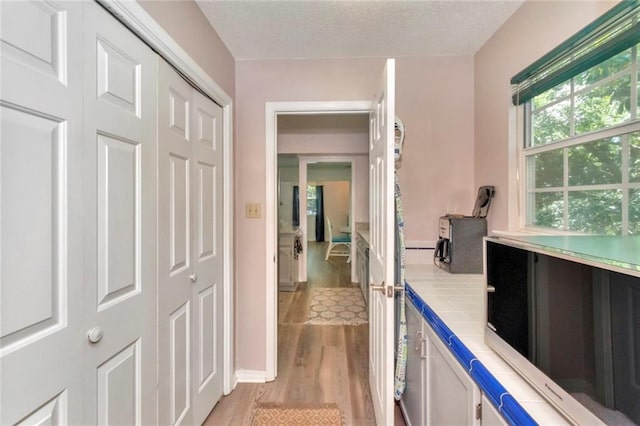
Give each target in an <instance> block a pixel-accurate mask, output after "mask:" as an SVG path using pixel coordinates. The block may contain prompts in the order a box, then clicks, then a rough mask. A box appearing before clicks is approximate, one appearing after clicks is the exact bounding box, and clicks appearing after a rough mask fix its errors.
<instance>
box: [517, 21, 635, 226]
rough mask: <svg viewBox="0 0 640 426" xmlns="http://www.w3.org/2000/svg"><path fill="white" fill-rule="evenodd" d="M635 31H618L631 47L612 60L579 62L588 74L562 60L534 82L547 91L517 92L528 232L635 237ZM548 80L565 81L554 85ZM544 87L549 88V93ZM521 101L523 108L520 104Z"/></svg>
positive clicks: (631, 24)
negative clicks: (627, 37) (627, 34)
mask: <svg viewBox="0 0 640 426" xmlns="http://www.w3.org/2000/svg"><path fill="white" fill-rule="evenodd" d="M634 13H636V14H637V9H636V11H635V12H634ZM637 24H638V18H637V17H634V18H631V21H630V22H627V23H626V24H625V25H627V27H625V28H623V30H627V29H629V28H632V30H633V31H635V32H636V35H635V37H636V38H635V39H632V40H633V43H635V44H633V45H630V43H628V42H627V45H626V46H624V47H625V48H624V49H621V48H620V45H618V46H617V47H618V48H617V49H616V50H615V51H614V52H613V53H612V54H609V55H601V56H599V57H598V58H597V60H594V59H593V57H592V58H591V59H588V60H583V62H587V61H590V62H587V63H588V64H589V66H582V68H578V69H577V70H576V69H574V70H573V72H572V70H569V71H567V67H569V68H570V65H567V64H568V63H569V64H570V62H571V60H575V61H576V62H579V61H580V59H575V58H573V57H572V58H571V59H569V60H567V59H566V58H567V57H568V56H567V54H566V52H565V58H564V64H560V66H561V67H565V68H564V69H560V70H558V68H556V69H552V70H551V71H549V69H548V68H547V70H546V71H543V72H542V76H539V80H540V81H543V80H546V81H544V83H545V84H546V85H544V84H540V85H539V86H538V90H536V88H535V85H536V84H538V82H535V81H534V82H533V83H532V82H531V80H530V81H529V82H528V83H527V85H525V86H523V85H520V87H517V88H516V92H515V93H514V102H516V103H520V104H523V108H522V111H523V114H524V129H523V131H524V148H523V150H522V154H521V155H522V162H521V164H523V166H524V168H525V173H524V176H525V178H524V185H525V188H524V191H525V200H524V202H525V215H526V217H525V222H526V225H528V226H537V227H545V228H552V229H557V230H563V231H573V232H583V233H595V234H607V235H640V114H639V110H640V66H639V63H640V44H637V43H638V38H637V27H638V25H637ZM618 25H619V24H618ZM620 31H622V30H620ZM582 36H583V37H584V34H582ZM616 37H618V36H617V35H616ZM600 40H601V39H596V40H595V41H593V40H592V46H589V48H590V49H592V50H597V49H598V48H599V45H600V44H602V43H601V42H600ZM613 41H616V40H613ZM629 45H630V46H629ZM594 46H595V47H594ZM627 46H628V47H627ZM569 53H571V52H569ZM610 53H611V52H610ZM578 54H584V51H583V52H578ZM586 55H589V52H587V53H586ZM523 72H524V71H523ZM520 74H522V73H520ZM553 74H555V75H563V74H564V75H565V76H566V78H565V79H564V80H562V79H557V78H556V79H555V80H553V79H552V78H550V76H552V75H553ZM516 77H517V76H516ZM516 77H514V79H516ZM550 81H552V82H553V87H550V88H549V86H551V84H549V82H550ZM512 82H513V80H512ZM523 87H524V89H523ZM532 87H533V88H532ZM540 87H542V89H540ZM518 91H520V93H518ZM521 94H524V95H525V100H524V101H521V100H519V99H518V97H519V96H520V95H521Z"/></svg>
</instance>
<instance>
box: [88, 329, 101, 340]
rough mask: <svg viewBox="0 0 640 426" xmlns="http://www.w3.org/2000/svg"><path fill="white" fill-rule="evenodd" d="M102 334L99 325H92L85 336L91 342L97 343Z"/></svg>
mask: <svg viewBox="0 0 640 426" xmlns="http://www.w3.org/2000/svg"><path fill="white" fill-rule="evenodd" d="M102 335H103V333H102V327H100V326H95V327H93V328H92V329H91V330H89V332H88V333H87V337H88V338H89V341H90V342H91V343H98V342H99V341H100V340H102Z"/></svg>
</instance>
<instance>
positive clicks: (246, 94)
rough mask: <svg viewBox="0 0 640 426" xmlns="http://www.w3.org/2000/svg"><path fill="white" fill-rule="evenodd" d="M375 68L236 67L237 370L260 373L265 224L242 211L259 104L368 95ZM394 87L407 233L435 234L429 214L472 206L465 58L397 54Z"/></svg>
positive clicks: (259, 136)
mask: <svg viewBox="0 0 640 426" xmlns="http://www.w3.org/2000/svg"><path fill="white" fill-rule="evenodd" d="M383 66H384V60H383V59H381V58H374V59H372V58H349V59H331V60H298V61H284V60H282V61H277V60H276V61H238V62H237V63H236V88H237V90H236V130H235V134H236V158H237V161H236V175H235V179H236V193H235V195H236V212H237V213H236V217H235V220H236V229H237V236H236V253H235V255H236V264H237V265H238V266H237V268H236V271H235V273H236V290H237V294H236V296H237V299H238V300H242V303H239V304H238V306H237V307H236V309H237V310H236V313H237V319H238V321H237V323H236V328H237V348H238V351H237V367H238V368H239V369H248V370H264V369H265V353H264V348H265V346H266V342H265V332H264V330H265V320H266V318H265V315H266V314H265V303H264V301H265V294H266V288H265V286H266V279H265V275H266V272H265V271H266V262H268V261H269V259H267V257H266V241H265V238H266V223H265V221H264V218H263V219H261V220H255V219H251V220H249V219H245V218H244V217H243V216H244V215H243V214H242V213H243V212H244V207H243V206H244V205H245V203H247V202H250V201H252V202H253V201H255V202H260V203H262V204H263V205H264V202H265V199H266V193H265V185H264V181H265V103H266V102H284V101H353V100H369V99H370V98H372V97H373V92H374V90H375V88H376V87H377V82H378V79H379V77H380V73H381V71H382V68H383ZM396 85H397V94H396V105H397V107H396V111H397V114H398V115H399V116H400V117H401V118H402V120H403V121H404V124H405V126H406V127H407V137H406V142H405V146H406V148H405V155H404V160H403V165H402V169H401V170H400V179H401V182H402V188H403V192H404V194H403V195H404V196H405V198H404V200H405V202H404V204H405V213H406V218H405V222H406V229H407V239H409V240H434V239H435V238H436V221H437V218H438V216H440V215H441V214H443V213H446V212H456V211H462V212H470V211H471V208H472V206H473V196H474V193H475V189H474V187H473V179H474V175H473V161H474V157H473V122H474V119H473V96H474V95H473V58H472V57H433V58H400V59H397V61H396ZM263 259H264V260H263ZM246 265H252V267H251V268H247V267H246Z"/></svg>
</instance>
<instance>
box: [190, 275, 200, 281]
mask: <svg viewBox="0 0 640 426" xmlns="http://www.w3.org/2000/svg"><path fill="white" fill-rule="evenodd" d="M189 279H190V280H191V282H192V283H195V282H196V281H198V274H191V275H189Z"/></svg>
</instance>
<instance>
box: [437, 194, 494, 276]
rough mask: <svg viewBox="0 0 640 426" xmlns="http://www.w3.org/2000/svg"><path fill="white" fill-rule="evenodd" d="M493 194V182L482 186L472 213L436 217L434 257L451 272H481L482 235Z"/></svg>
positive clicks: (485, 232) (484, 231) (485, 229)
mask: <svg viewBox="0 0 640 426" xmlns="http://www.w3.org/2000/svg"><path fill="white" fill-rule="evenodd" d="M494 194H495V189H494V187H493V186H482V187H480V189H479V190H478V197H477V198H476V203H475V205H474V207H473V212H472V215H471V216H464V215H460V214H447V215H445V216H442V217H441V218H440V220H439V224H438V225H439V227H438V242H437V243H436V250H435V252H434V255H433V256H434V257H433V261H434V263H435V264H436V266H438V267H440V268H442V269H444V270H446V271H448V272H451V273H452V274H481V273H482V238H483V237H484V236H485V235H487V219H486V217H487V213H488V212H489V206H490V205H491V199H492V198H493V195H494Z"/></svg>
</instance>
